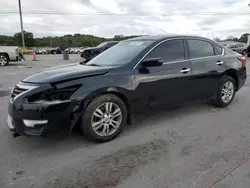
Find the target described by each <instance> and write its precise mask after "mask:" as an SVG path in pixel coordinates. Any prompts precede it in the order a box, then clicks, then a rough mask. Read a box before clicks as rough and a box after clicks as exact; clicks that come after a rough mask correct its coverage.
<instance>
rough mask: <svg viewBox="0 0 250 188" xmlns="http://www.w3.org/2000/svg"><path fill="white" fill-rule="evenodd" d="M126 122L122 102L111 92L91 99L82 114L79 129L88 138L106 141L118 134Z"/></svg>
mask: <svg viewBox="0 0 250 188" xmlns="http://www.w3.org/2000/svg"><path fill="white" fill-rule="evenodd" d="M126 122H127V108H126V105H125V104H124V102H123V101H122V100H121V99H120V98H119V97H117V96H116V95H113V94H105V95H101V96H99V97H97V98H96V99H94V101H92V102H91V103H90V104H89V105H88V107H87V109H86V110H85V112H84V114H83V116H82V124H81V129H82V132H83V134H84V136H86V137H87V138H88V139H90V140H93V141H97V142H107V141H109V140H112V139H114V138H115V137H116V136H118V135H119V134H120V132H121V131H122V129H123V127H124V125H126Z"/></svg>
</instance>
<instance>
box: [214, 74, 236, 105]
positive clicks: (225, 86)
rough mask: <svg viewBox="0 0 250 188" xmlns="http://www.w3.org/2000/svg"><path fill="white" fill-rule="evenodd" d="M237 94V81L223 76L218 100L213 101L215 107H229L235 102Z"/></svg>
mask: <svg viewBox="0 0 250 188" xmlns="http://www.w3.org/2000/svg"><path fill="white" fill-rule="evenodd" d="M235 92H236V83H235V80H234V79H233V78H232V77H231V76H228V75H225V76H223V77H222V79H221V81H220V85H219V88H218V91H217V96H216V99H215V100H213V103H214V105H216V106H218V107H225V106H228V105H229V104H230V103H231V102H232V101H233V99H234V96H235Z"/></svg>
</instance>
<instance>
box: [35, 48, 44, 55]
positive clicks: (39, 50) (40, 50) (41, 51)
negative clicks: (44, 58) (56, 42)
mask: <svg viewBox="0 0 250 188" xmlns="http://www.w3.org/2000/svg"><path fill="white" fill-rule="evenodd" d="M35 53H36V54H45V53H46V50H45V49H41V48H40V49H36V50H35Z"/></svg>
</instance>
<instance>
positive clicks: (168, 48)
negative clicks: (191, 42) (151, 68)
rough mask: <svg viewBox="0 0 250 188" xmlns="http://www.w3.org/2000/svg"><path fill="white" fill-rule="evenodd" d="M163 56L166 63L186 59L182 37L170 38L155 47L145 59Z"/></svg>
mask: <svg viewBox="0 0 250 188" xmlns="http://www.w3.org/2000/svg"><path fill="white" fill-rule="evenodd" d="M159 57H160V58H162V60H163V62H164V63H167V62H174V61H181V60H184V59H185V48H184V42H183V40H182V39H173V40H168V41H166V42H163V43H161V44H159V45H158V46H157V47H156V48H154V49H153V50H152V51H151V52H150V53H149V54H148V55H147V56H146V58H145V59H150V58H159Z"/></svg>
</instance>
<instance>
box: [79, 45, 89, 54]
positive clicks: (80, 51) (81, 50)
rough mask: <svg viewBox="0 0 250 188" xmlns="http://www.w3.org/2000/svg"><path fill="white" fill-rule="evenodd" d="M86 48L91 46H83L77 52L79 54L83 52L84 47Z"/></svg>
mask: <svg viewBox="0 0 250 188" xmlns="http://www.w3.org/2000/svg"><path fill="white" fill-rule="evenodd" d="M86 48H89V46H83V47H81V48H79V49H78V51H77V53H78V54H80V53H82V52H83V51H84V49H86Z"/></svg>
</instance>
